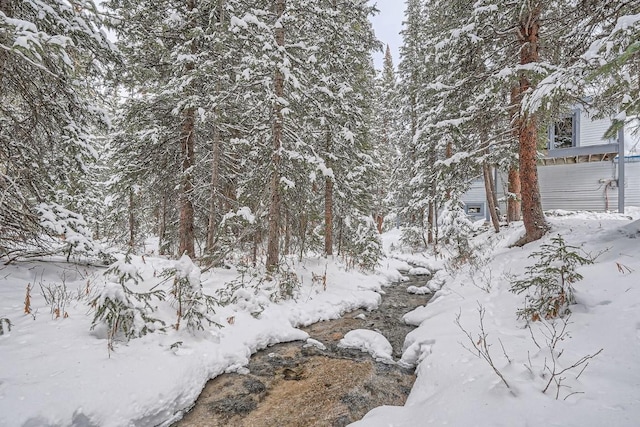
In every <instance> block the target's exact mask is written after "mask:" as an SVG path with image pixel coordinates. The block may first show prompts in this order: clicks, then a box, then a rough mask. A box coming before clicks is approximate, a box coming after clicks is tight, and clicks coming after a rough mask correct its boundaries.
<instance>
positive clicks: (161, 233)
mask: <svg viewBox="0 0 640 427" xmlns="http://www.w3.org/2000/svg"><path fill="white" fill-rule="evenodd" d="M158 220H159V227H158V254H159V255H165V250H164V249H165V246H166V243H165V239H166V234H167V195H166V194H163V195H162V203H161V205H160V214H159V218H158Z"/></svg>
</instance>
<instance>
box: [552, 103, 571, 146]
mask: <svg viewBox="0 0 640 427" xmlns="http://www.w3.org/2000/svg"><path fill="white" fill-rule="evenodd" d="M577 117H578V112H574V113H573V114H571V115H570V116H566V117H562V118H560V119H558V120H556V121H555V122H553V124H552V125H551V127H550V129H549V149H551V150H555V149H561V148H571V147H576V146H577V145H578V144H577V140H578V137H577V133H578V132H577V130H578V127H577V121H578V120H577Z"/></svg>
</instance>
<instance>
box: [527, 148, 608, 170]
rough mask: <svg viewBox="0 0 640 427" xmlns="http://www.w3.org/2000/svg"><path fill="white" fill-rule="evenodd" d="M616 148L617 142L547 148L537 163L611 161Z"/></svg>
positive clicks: (558, 163) (563, 163)
mask: <svg viewBox="0 0 640 427" xmlns="http://www.w3.org/2000/svg"><path fill="white" fill-rule="evenodd" d="M618 149H619V145H618V144H598V145H588V146H586V147H572V148H561V149H554V150H548V151H547V152H546V154H545V155H544V156H543V157H540V158H539V159H538V164H540V165H543V166H548V165H566V164H573V163H590V162H604V161H613V159H614V158H615V157H616V156H617V155H618Z"/></svg>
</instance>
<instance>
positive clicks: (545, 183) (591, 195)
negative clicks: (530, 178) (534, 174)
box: [538, 162, 618, 211]
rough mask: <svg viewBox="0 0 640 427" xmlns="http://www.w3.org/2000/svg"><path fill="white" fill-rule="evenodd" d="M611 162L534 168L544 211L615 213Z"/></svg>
mask: <svg viewBox="0 0 640 427" xmlns="http://www.w3.org/2000/svg"><path fill="white" fill-rule="evenodd" d="M614 168H615V166H614V164H613V163H612V162H593V163H579V164H568V165H552V166H540V167H538V179H539V183H540V196H541V197H542V208H543V209H544V210H552V209H566V210H589V211H605V210H617V207H618V189H617V187H616V186H615V183H613V184H610V185H609V186H607V183H610V182H611V181H612V180H614V179H615V170H614Z"/></svg>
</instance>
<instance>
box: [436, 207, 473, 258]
mask: <svg viewBox="0 0 640 427" xmlns="http://www.w3.org/2000/svg"><path fill="white" fill-rule="evenodd" d="M439 223H440V230H441V239H442V241H443V242H445V244H447V245H449V246H450V247H451V248H453V249H454V250H455V255H454V256H453V257H452V262H454V263H456V264H463V263H465V262H467V261H468V260H469V258H471V256H472V255H473V253H472V252H473V251H472V248H471V246H470V243H469V242H470V240H471V236H472V232H473V223H472V222H471V220H470V219H469V217H468V216H467V214H466V212H465V211H464V205H463V204H462V202H460V201H459V200H453V199H452V200H448V201H446V202H445V204H444V207H443V209H442V213H441V214H440V217H439Z"/></svg>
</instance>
